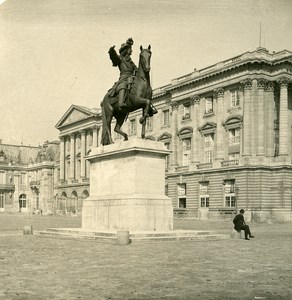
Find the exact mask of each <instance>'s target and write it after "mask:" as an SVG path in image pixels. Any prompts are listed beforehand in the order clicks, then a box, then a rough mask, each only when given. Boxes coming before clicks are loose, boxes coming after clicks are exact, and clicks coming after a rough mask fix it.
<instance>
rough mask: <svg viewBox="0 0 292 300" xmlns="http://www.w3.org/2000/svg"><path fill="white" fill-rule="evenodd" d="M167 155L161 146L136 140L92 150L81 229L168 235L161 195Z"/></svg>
mask: <svg viewBox="0 0 292 300" xmlns="http://www.w3.org/2000/svg"><path fill="white" fill-rule="evenodd" d="M169 153H170V151H169V150H167V149H166V147H165V146H164V145H163V143H160V142H154V141H150V140H142V139H138V138H133V139H131V140H129V141H121V142H119V143H116V144H113V145H106V146H103V147H98V148H94V149H92V151H91V154H90V155H89V156H88V157H87V159H88V160H89V162H90V197H88V198H87V199H85V200H84V202H83V207H82V228H84V229H92V230H130V231H169V230H173V207H172V201H171V199H170V198H169V197H167V196H166V195H165V157H166V156H167V155H168V154H169Z"/></svg>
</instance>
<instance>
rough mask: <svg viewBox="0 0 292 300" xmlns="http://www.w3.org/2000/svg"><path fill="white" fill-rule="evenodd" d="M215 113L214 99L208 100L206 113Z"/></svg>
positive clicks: (209, 98)
mask: <svg viewBox="0 0 292 300" xmlns="http://www.w3.org/2000/svg"><path fill="white" fill-rule="evenodd" d="M212 112H213V97H207V98H206V110H205V113H206V114H208V113H212Z"/></svg>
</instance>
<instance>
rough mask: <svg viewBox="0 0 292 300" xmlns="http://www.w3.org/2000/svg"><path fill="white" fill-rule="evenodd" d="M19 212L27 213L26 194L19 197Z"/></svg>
mask: <svg viewBox="0 0 292 300" xmlns="http://www.w3.org/2000/svg"><path fill="white" fill-rule="evenodd" d="M19 211H21V212H24V211H27V199H26V194H21V195H20V196H19Z"/></svg>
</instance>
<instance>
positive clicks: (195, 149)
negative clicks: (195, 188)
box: [191, 95, 201, 164]
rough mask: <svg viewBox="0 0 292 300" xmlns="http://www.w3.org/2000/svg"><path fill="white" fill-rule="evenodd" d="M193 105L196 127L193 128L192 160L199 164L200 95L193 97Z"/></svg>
mask: <svg viewBox="0 0 292 300" xmlns="http://www.w3.org/2000/svg"><path fill="white" fill-rule="evenodd" d="M191 101H192V105H193V120H194V128H193V138H192V162H193V163H194V164H197V163H198V162H199V161H200V159H199V146H200V145H199V116H200V101H201V99H200V96H198V95H194V96H193V97H192V98H191Z"/></svg>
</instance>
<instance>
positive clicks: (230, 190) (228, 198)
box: [224, 180, 236, 207]
mask: <svg viewBox="0 0 292 300" xmlns="http://www.w3.org/2000/svg"><path fill="white" fill-rule="evenodd" d="M224 195H225V207H235V205H236V197H235V181H234V180H226V181H225V185H224Z"/></svg>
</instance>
